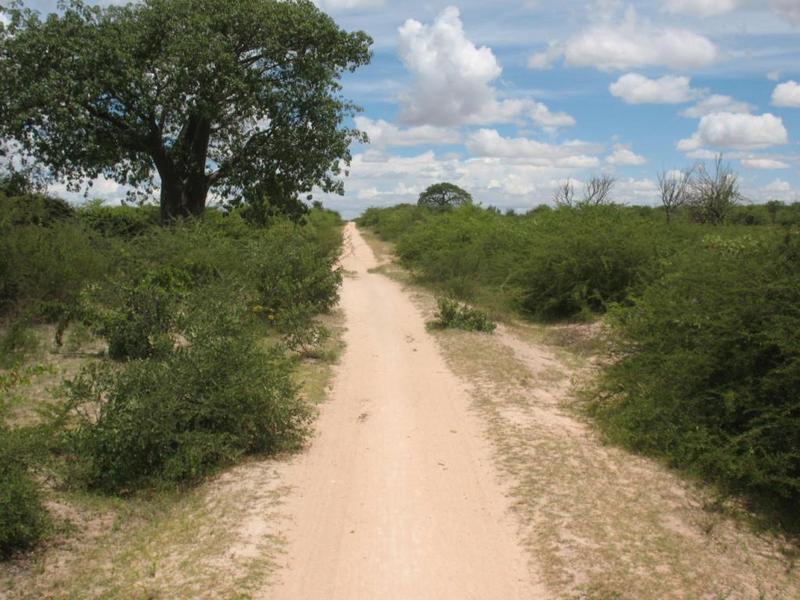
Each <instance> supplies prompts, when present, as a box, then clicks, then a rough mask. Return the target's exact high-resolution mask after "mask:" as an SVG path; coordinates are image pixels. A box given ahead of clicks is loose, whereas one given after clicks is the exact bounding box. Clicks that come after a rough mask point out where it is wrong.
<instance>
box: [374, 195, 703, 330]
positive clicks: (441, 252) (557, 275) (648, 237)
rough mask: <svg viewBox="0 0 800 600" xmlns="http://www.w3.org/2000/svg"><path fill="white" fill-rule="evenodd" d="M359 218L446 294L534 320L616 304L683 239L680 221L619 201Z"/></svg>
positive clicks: (399, 211) (391, 212) (393, 212)
mask: <svg viewBox="0 0 800 600" xmlns="http://www.w3.org/2000/svg"><path fill="white" fill-rule="evenodd" d="M362 222H363V223H365V224H372V227H374V229H375V231H376V232H378V233H379V234H380V235H383V233H381V232H383V231H386V228H387V225H388V231H389V232H390V234H389V235H390V236H391V235H395V234H397V235H398V238H397V246H396V251H397V254H398V256H399V257H400V259H401V261H402V262H403V263H404V264H405V265H406V266H408V267H409V268H410V269H411V270H412V271H413V272H414V273H415V275H417V277H418V278H419V279H421V280H422V281H425V282H427V283H432V284H434V285H435V286H436V287H438V288H439V289H441V290H442V291H443V292H444V293H445V294H448V295H452V296H455V297H458V298H460V299H463V300H468V301H478V302H479V303H484V304H492V305H498V304H499V305H500V307H502V305H503V304H505V305H506V306H507V307H513V308H516V309H517V310H520V311H522V312H524V313H527V314H528V315H531V316H533V317H535V318H538V319H543V320H553V319H565V318H572V317H576V316H582V315H591V314H593V313H602V312H605V311H606V310H607V308H608V307H609V306H610V305H612V304H613V303H616V302H625V301H626V300H627V299H628V297H629V296H630V294H631V293H635V292H636V291H637V290H639V289H641V288H642V286H643V285H645V284H646V283H647V282H648V281H650V280H652V279H653V278H655V277H657V276H658V275H659V273H660V269H661V263H662V259H663V258H664V257H665V256H669V255H670V254H671V253H672V252H674V251H675V248H676V247H678V246H679V245H680V243H681V242H683V241H685V240H686V239H688V238H690V237H691V236H690V235H688V234H687V232H686V229H685V227H678V226H676V227H673V228H666V227H665V226H664V225H663V224H662V223H660V222H658V221H657V220H656V219H654V218H653V216H652V214H651V213H644V214H639V212H638V211H634V210H631V209H627V208H623V207H618V206H586V207H581V208H561V209H557V210H536V211H533V212H531V213H529V214H528V215H525V216H516V215H500V214H498V213H497V212H495V211H491V210H484V209H481V208H479V207H474V206H465V207H461V208H457V209H455V210H452V211H447V212H444V213H430V212H428V214H427V216H422V217H421V216H420V210H419V209H418V210H417V212H414V211H411V210H409V209H408V208H407V207H397V208H394V209H384V210H377V209H375V210H373V211H372V212H370V211H367V213H365V215H364V218H363V219H362ZM401 231H402V233H401Z"/></svg>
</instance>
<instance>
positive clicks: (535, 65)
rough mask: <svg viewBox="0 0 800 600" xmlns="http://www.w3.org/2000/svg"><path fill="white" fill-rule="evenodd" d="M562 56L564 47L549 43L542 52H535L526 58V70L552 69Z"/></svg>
mask: <svg viewBox="0 0 800 600" xmlns="http://www.w3.org/2000/svg"><path fill="white" fill-rule="evenodd" d="M563 54H564V46H563V45H561V44H558V43H551V44H550V45H549V46H548V47H547V50H545V51H544V52H536V53H535V54H532V55H531V56H530V58H528V68H529V69H534V70H536V71H544V70H547V69H551V68H553V63H555V62H556V61H557V60H558V59H559V58H561V56H562V55H563Z"/></svg>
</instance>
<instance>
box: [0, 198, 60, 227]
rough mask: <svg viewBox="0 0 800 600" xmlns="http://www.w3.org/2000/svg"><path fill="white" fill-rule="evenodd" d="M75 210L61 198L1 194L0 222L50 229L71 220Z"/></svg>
mask: <svg viewBox="0 0 800 600" xmlns="http://www.w3.org/2000/svg"><path fill="white" fill-rule="evenodd" d="M74 215H75V209H74V208H73V207H72V205H71V204H69V202H67V201H66V200H62V199H61V198H54V197H52V196H45V195H42V194H23V195H21V196H6V195H4V194H2V193H0V222H3V223H5V224H8V225H11V226H20V225H41V226H45V227H49V226H52V225H56V224H58V223H59V222H60V221H65V220H68V219H71V218H72V217H73V216H74Z"/></svg>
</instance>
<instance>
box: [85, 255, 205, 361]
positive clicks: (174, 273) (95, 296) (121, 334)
mask: <svg viewBox="0 0 800 600" xmlns="http://www.w3.org/2000/svg"><path fill="white" fill-rule="evenodd" d="M189 281H190V276H189V274H188V273H186V272H185V271H181V270H177V269H170V268H161V269H154V270H152V271H148V272H146V273H144V274H142V275H141V276H138V277H137V278H136V280H135V281H124V280H123V281H119V280H114V279H112V280H111V281H110V282H109V283H107V284H106V285H105V286H104V288H103V289H101V288H100V287H98V286H92V287H89V288H88V289H87V290H85V292H84V294H83V302H82V306H81V308H80V309H79V314H80V316H81V318H82V320H83V321H84V322H86V323H87V324H88V325H89V326H90V327H91V329H92V330H93V332H94V333H95V335H98V336H100V337H103V338H105V339H106V340H107V341H108V354H109V356H111V358H113V359H115V360H129V359H136V358H147V357H151V356H162V355H164V354H166V353H168V352H169V351H170V350H171V349H172V346H173V345H174V334H175V333H176V327H177V322H178V319H179V317H180V311H181V310H182V309H183V306H182V300H183V297H184V296H185V294H186V292H187V289H188V286H189Z"/></svg>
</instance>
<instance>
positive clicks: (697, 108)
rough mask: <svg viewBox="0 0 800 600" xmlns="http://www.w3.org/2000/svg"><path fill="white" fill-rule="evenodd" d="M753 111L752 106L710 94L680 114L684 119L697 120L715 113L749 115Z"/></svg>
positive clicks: (727, 97)
mask: <svg viewBox="0 0 800 600" xmlns="http://www.w3.org/2000/svg"><path fill="white" fill-rule="evenodd" d="M752 110H753V105H752V104H748V103H747V102H741V101H739V100H736V99H735V98H731V97H730V96H723V95H720V94H712V95H711V96H708V97H706V98H703V99H702V100H700V101H699V102H698V103H697V104H695V105H694V106H691V107H689V108H687V109H686V110H684V111H683V112H681V114H682V115H683V116H684V117H689V118H691V119H699V118H701V117H703V116H705V115H710V114H711V113H715V112H727V113H749V112H751V111H752Z"/></svg>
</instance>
